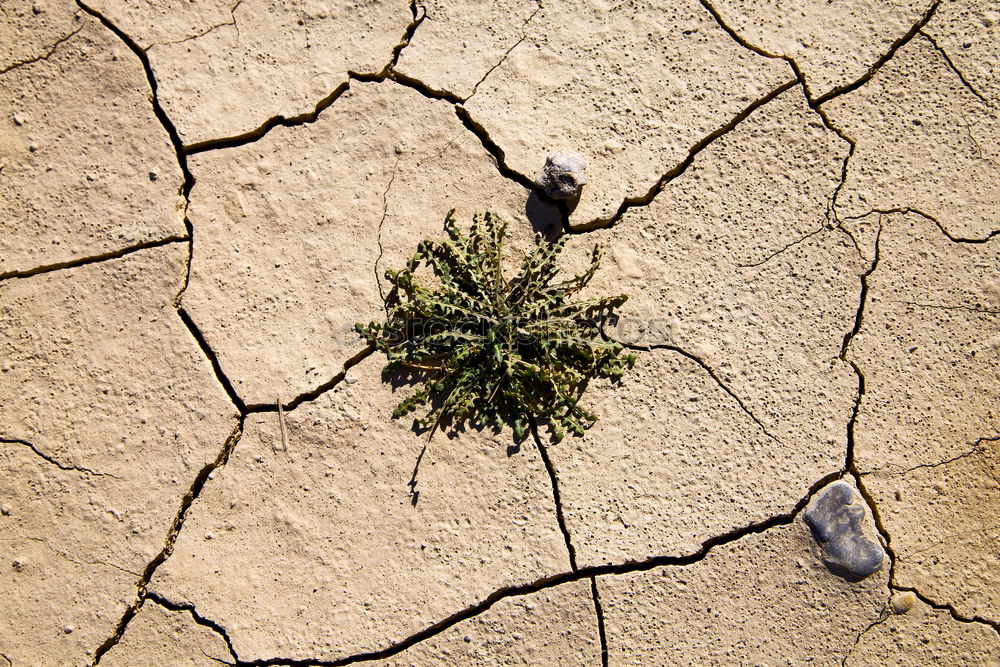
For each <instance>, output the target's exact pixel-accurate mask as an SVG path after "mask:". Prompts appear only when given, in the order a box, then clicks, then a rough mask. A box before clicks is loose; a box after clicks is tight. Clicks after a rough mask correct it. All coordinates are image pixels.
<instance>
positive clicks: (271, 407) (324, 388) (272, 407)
mask: <svg viewBox="0 0 1000 667" xmlns="http://www.w3.org/2000/svg"><path fill="white" fill-rule="evenodd" d="M373 352H375V346H374V345H369V346H368V347H366V348H364V349H363V350H361V351H360V352H358V353H357V354H355V355H354V356H353V357H351V358H350V359H348V360H347V361H345V362H344V366H343V370H342V371H340V372H339V373H337V374H336V375H334V376H333V377H332V378H330V379H329V380H327V381H326V382H324V383H323V384H321V385H319V386H318V387H315V388H313V389H310V390H309V391H307V392H304V393H301V394H299V395H298V396H296V397H295V398H293V399H292V400H290V401H288V402H282V404H281V406H282V409H283V410H284V411H285V412H291V411H292V410H294V409H295V408H297V407H299V406H300V405H302V404H303V403H308V402H309V401H315V400H316V399H317V398H319V397H320V396H322V395H323V394H325V393H326V392H328V391H330V390H331V389H333V388H334V387H336V386H337V385H338V384H340V383H341V381H342V380H343V379H344V377H345V376H346V375H347V371H349V370H351V368H353V367H354V366H356V365H358V364H359V363H361V362H362V361H364V360H365V359H367V358H368V357H369V356H370V355H371V354H372V353H373ZM277 411H278V406H277V404H275V403H251V404H250V405H247V406H246V407H245V409H244V412H246V413H247V414H260V413H265V412H277Z"/></svg>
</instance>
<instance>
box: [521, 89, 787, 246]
mask: <svg viewBox="0 0 1000 667" xmlns="http://www.w3.org/2000/svg"><path fill="white" fill-rule="evenodd" d="M798 83H799V80H798V79H792V80H790V81H786V82H785V83H783V84H781V85H779V86H777V87H776V88H775V89H774V90H772V91H771V92H769V93H768V94H766V95H764V96H763V97H762V98H760V99H758V100H755V101H753V102H751V103H750V104H749V105H748V106H747V107H746V108H744V109H743V110H742V111H740V112H739V113H738V114H736V116H734V117H733V118H732V119H731V120H730V121H729V122H728V123H726V124H724V125H723V126H721V127H719V128H718V129H716V130H715V131H714V132H712V133H711V134H709V135H708V136H706V137H704V138H703V139H701V140H700V141H698V142H697V143H695V145H694V146H692V147H691V148H690V149H689V151H688V155H687V157H686V158H684V159H683V160H682V161H681V162H680V163H679V164H677V165H676V166H674V167H673V168H672V169H670V170H669V171H667V172H666V173H665V174H663V175H662V176H660V178H659V180H657V181H656V183H654V184H653V186H652V187H651V188H649V190H648V191H647V192H646V193H645V194H643V195H639V196H635V197H627V198H626V199H625V200H624V201H622V203H621V205H620V206H619V207H618V210H617V211H616V212H615V213H614V214H612V216H611V217H610V218H606V219H600V218H599V219H596V220H592V221H590V222H587V223H583V224H579V225H573V226H572V227H570V229H569V231H570V232H571V233H584V232H590V231H594V230H596V229H607V228H609V227H612V226H614V225H615V224H617V223H618V221H619V220H621V219H622V217H623V216H624V215H625V214H626V213H627V212H628V211H629V209H632V208H636V207H643V206H648V205H649V204H651V203H652V202H653V200H654V199H655V198H656V196H657V195H658V194H660V192H661V191H662V190H663V188H664V187H665V186H666V185H667V184H668V183H670V182H671V181H673V180H674V179H675V178H677V177H678V176H680V175H681V174H683V173H684V172H685V171H687V169H688V167H690V166H691V164H692V163H693V162H694V159H695V157H697V155H698V154H699V153H700V152H701V151H703V150H705V148H707V147H708V146H709V145H711V144H712V143H713V142H714V141H715V140H716V139H718V138H719V137H721V136H723V135H725V134H727V133H729V132H731V131H732V130H734V129H735V128H736V126H737V125H739V124H740V123H742V122H743V121H744V120H746V118H747V117H748V116H750V114H752V113H753V112H754V111H756V110H757V109H759V108H760V107H762V106H764V105H765V104H767V103H768V102H771V101H772V100H774V99H775V98H776V97H778V96H779V95H781V94H782V93H784V92H786V91H788V90H790V89H791V88H793V87H795V86H796V85H797V84H798ZM501 154H502V153H501ZM534 188H535V186H534V184H532V188H531V189H534Z"/></svg>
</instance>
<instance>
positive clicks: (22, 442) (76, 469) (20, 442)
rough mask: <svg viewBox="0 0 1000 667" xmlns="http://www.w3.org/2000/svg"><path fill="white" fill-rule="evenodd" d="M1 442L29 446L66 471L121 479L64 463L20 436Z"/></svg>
mask: <svg viewBox="0 0 1000 667" xmlns="http://www.w3.org/2000/svg"><path fill="white" fill-rule="evenodd" d="M0 443H3V444H5V445H21V446H23V447H27V448H28V449H30V450H31V451H33V452H34V453H35V454H36V455H38V456H39V457H40V458H41V459H43V460H45V461H47V462H49V463H51V464H52V465H54V466H55V467H57V468H59V469H60V470H65V471H66V472H81V473H83V474H85V475H92V476H94V477H113V478H114V479H120V478H119V477H116V476H115V475H111V474H109V473H106V472H97V471H94V470H91V469H90V468H84V467H83V466H76V465H68V464H66V463H62V462H61V461H59V460H58V459H56V458H55V457H53V456H50V455H48V454H46V453H45V452H43V451H42V450H40V449H38V447H36V446H35V445H34V444H32V443H30V442H28V441H27V440H21V439H20V438H0Z"/></svg>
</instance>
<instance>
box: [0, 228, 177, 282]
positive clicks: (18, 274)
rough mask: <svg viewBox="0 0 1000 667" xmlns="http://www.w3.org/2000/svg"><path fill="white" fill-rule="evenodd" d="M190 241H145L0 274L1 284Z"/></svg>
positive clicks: (167, 239) (168, 239) (168, 238)
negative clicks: (12, 279)
mask: <svg viewBox="0 0 1000 667" xmlns="http://www.w3.org/2000/svg"><path fill="white" fill-rule="evenodd" d="M188 240H189V237H188V236H168V237H167V238H165V239H158V240H156V241H145V242H143V243H137V244H136V245H133V246H129V247H127V248H120V249H118V250H112V251H111V252H106V253H102V254H100V255H92V256H90V257H80V258H77V259H70V260H66V261H65V262H55V263H53V264H45V265H43V266H36V267H34V268H31V269H24V270H21V271H8V272H7V273H0V282H2V281H4V280H9V279H11V278H29V277H31V276H38V275H42V274H45V273H52V272H53V271H63V270H65V269H75V268H78V267H81V266H87V265H89V264H97V263H99V262H107V261H109V260H112V259H120V258H122V257H126V256H128V255H131V254H132V253H135V252H140V251H142V250H149V249H151V248H160V247H163V246H166V245H170V244H172V243H187V242H188Z"/></svg>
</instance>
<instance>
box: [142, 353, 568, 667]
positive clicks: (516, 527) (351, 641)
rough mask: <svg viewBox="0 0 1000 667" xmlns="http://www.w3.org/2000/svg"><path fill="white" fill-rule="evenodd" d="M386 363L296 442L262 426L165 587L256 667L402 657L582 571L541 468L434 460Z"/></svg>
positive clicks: (363, 372) (178, 556) (300, 423)
mask: <svg viewBox="0 0 1000 667" xmlns="http://www.w3.org/2000/svg"><path fill="white" fill-rule="evenodd" d="M381 363H382V362H381V360H380V359H378V358H376V357H370V358H369V359H366V360H365V361H363V362H361V363H360V364H358V365H357V366H355V367H353V368H352V369H351V370H350V371H348V374H347V376H346V378H345V380H344V381H343V382H342V383H340V384H339V385H337V387H336V388H334V389H333V390H332V391H330V392H328V393H326V394H324V395H323V396H321V397H320V398H318V399H317V400H316V401H314V402H307V403H303V404H302V405H300V406H299V407H298V408H296V409H295V410H291V411H288V412H285V413H284V420H285V422H286V430H285V433H286V436H285V439H284V440H283V439H282V435H281V424H280V423H279V415H277V414H274V413H271V414H259V415H251V416H249V417H248V418H247V421H246V425H245V429H244V434H243V437H242V439H241V440H240V441H239V443H238V444H237V445H236V448H235V450H234V451H233V453H232V457H231V459H230V460H229V462H228V464H227V465H226V466H225V467H224V468H222V469H220V470H217V471H216V472H215V473H214V474H213V479H211V480H210V481H209V482H208V484H206V486H205V488H204V490H203V492H202V494H201V496H200V497H199V499H198V502H197V504H195V505H194V506H193V507H192V509H191V512H190V514H189V515H188V518H187V521H186V523H185V525H184V530H183V531H182V532H181V534H180V536H179V537H178V540H177V545H176V550H175V551H174V554H173V556H172V557H171V558H170V559H169V560H168V561H167V562H165V563H164V564H163V566H162V567H160V569H159V570H157V572H156V576H155V577H154V579H153V581H152V583H151V585H150V588H151V590H154V591H155V592H156V593H158V594H160V595H163V596H164V597H166V598H168V599H170V600H173V601H175V602H181V603H185V604H188V603H190V604H193V605H194V606H195V607H196V608H197V609H198V611H199V612H200V613H201V614H202V615H204V616H206V617H208V618H211V619H213V620H214V621H216V622H218V623H219V624H220V625H222V626H223V627H225V628H226V630H227V631H228V634H229V637H230V638H231V639H232V642H233V645H234V647H235V649H236V652H237V654H238V655H239V656H240V657H241V658H242V659H246V660H252V659H261V658H273V657H283V658H295V659H304V658H312V659H321V660H335V659H339V658H343V657H346V656H349V655H352V654H355V653H360V652H367V651H373V650H378V649H384V648H388V647H390V646H392V645H394V644H396V643H398V642H400V641H402V640H404V639H406V638H407V637H408V636H410V635H412V634H414V633H416V632H418V631H421V630H424V629H426V628H427V627H429V626H431V625H433V624H434V623H437V622H439V621H441V620H443V619H445V618H447V617H449V616H451V615H453V614H455V613H457V612H459V611H462V610H463V609H465V608H467V607H469V606H472V605H473V604H476V603H478V602H480V601H481V600H483V599H485V598H486V597H487V596H488V595H489V594H491V593H493V592H494V591H495V590H496V589H498V588H503V587H504V586H510V585H516V584H526V583H530V582H533V581H535V580H537V579H540V578H542V577H545V576H547V575H552V574H556V573H559V572H562V571H565V570H567V569H568V567H569V564H568V558H567V551H566V545H565V542H564V541H563V537H562V534H561V533H560V531H559V527H558V525H557V521H556V515H555V508H554V506H553V503H552V490H551V486H550V483H549V478H548V476H547V474H546V472H545V468H544V466H543V464H542V460H541V458H540V456H539V455H538V452H537V451H536V450H535V449H534V448H530V447H525V448H523V449H522V450H521V451H520V452H518V453H514V454H509V453H508V451H507V448H506V444H507V441H506V440H500V441H498V440H497V439H496V438H493V437H491V436H490V435H489V434H488V433H478V432H475V431H467V432H465V433H462V434H461V435H460V436H458V437H456V438H453V439H452V438H445V437H439V438H436V439H434V440H433V441H431V442H430V443H428V444H427V449H426V452H424V453H423V456H421V450H422V448H423V446H424V444H425V441H422V440H421V438H418V437H416V436H415V435H414V433H413V431H412V430H411V429H410V423H409V421H407V420H401V421H398V420H392V419H390V415H391V413H392V409H393V408H394V407H395V405H396V404H397V403H398V402H399V400H401V397H402V395H403V394H405V393H406V392H407V391H408V390H407V389H406V388H403V389H400V390H398V391H393V389H392V388H391V387H390V385H388V384H386V383H383V381H382V377H381V371H380V369H381ZM286 446H287V451H286V449H285V448H286ZM415 468H417V469H416V471H415V470H414V469H415ZM411 482H412V483H411ZM417 493H418V494H419V495H414V494H417Z"/></svg>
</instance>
